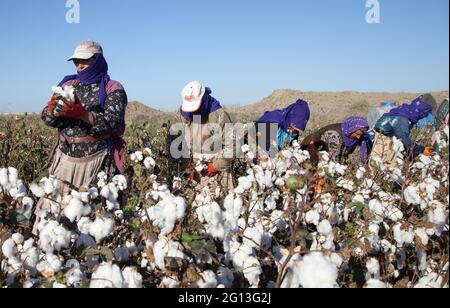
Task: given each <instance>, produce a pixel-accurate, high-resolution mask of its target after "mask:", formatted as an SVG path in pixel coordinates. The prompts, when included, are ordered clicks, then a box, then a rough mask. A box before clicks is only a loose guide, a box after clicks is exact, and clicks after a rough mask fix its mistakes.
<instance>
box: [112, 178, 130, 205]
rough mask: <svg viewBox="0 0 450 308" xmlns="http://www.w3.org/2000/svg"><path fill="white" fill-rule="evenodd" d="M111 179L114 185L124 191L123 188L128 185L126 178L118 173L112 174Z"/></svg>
mask: <svg viewBox="0 0 450 308" xmlns="http://www.w3.org/2000/svg"><path fill="white" fill-rule="evenodd" d="M111 181H112V183H114V185H116V187H117V188H118V189H119V190H120V191H124V190H125V189H127V186H128V183H127V178H126V177H125V176H123V175H122V174H118V175H116V176H114V177H113V178H112V180H111ZM116 199H117V198H116Z"/></svg>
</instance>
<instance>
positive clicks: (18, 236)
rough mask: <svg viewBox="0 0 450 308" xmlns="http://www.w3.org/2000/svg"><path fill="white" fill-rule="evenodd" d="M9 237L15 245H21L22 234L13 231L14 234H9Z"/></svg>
mask: <svg viewBox="0 0 450 308" xmlns="http://www.w3.org/2000/svg"><path fill="white" fill-rule="evenodd" d="M11 238H12V240H13V241H14V243H15V244H16V245H22V244H23V241H24V238H23V235H22V234H20V233H14V234H13V235H12V236H11Z"/></svg>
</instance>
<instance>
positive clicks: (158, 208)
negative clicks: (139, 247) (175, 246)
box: [148, 194, 186, 235]
mask: <svg viewBox="0 0 450 308" xmlns="http://www.w3.org/2000/svg"><path fill="white" fill-rule="evenodd" d="M185 210H186V204H185V201H184V199H183V198H180V197H175V196H173V195H172V194H170V195H165V197H164V198H163V200H161V201H160V202H159V203H158V204H157V205H155V206H153V207H151V208H150V210H149V211H148V214H149V216H150V219H151V220H153V225H154V226H156V227H159V228H160V229H161V235H167V234H169V233H171V232H172V231H173V229H174V228H175V223H176V221H177V220H179V221H180V220H182V219H183V218H184V215H185Z"/></svg>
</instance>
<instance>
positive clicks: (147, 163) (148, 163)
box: [144, 156, 156, 172]
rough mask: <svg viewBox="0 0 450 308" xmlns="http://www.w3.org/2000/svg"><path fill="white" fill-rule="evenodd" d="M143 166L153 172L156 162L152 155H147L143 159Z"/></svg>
mask: <svg viewBox="0 0 450 308" xmlns="http://www.w3.org/2000/svg"><path fill="white" fill-rule="evenodd" d="M144 166H145V168H146V169H147V170H151V171H152V172H153V170H154V169H155V166H156V162H155V160H154V159H153V158H152V157H150V156H148V157H146V158H145V160H144Z"/></svg>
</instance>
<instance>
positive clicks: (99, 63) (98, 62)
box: [59, 53, 111, 107]
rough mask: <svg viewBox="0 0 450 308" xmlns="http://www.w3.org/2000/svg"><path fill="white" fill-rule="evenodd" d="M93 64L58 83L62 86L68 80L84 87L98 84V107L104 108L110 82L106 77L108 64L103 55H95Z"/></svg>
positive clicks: (107, 76)
mask: <svg viewBox="0 0 450 308" xmlns="http://www.w3.org/2000/svg"><path fill="white" fill-rule="evenodd" d="M93 59H94V60H93V62H92V64H91V65H89V67H88V68H86V69H85V70H83V71H81V72H79V73H78V74H76V75H69V76H66V77H64V79H63V80H62V81H61V82H60V83H59V86H62V85H63V84H64V83H66V82H67V81H70V80H74V79H76V80H79V81H80V82H81V83H83V84H85V85H91V84H94V83H98V84H99V87H100V91H99V101H100V106H101V107H104V105H105V100H106V85H107V84H108V82H109V81H110V80H111V79H110V77H109V75H108V63H107V62H106V60H105V57H104V56H103V54H100V53H98V54H95V55H94V57H93Z"/></svg>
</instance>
